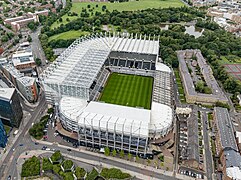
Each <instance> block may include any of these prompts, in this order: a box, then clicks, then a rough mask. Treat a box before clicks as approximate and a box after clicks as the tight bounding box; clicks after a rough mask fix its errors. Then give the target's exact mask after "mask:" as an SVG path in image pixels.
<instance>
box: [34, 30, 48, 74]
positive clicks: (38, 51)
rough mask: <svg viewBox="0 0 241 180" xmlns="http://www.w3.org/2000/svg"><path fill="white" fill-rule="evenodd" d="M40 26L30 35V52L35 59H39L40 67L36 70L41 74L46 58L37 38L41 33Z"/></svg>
mask: <svg viewBox="0 0 241 180" xmlns="http://www.w3.org/2000/svg"><path fill="white" fill-rule="evenodd" d="M41 28H42V27H41V26H39V27H38V28H37V30H36V31H34V32H33V33H31V34H30V36H31V38H32V43H31V44H32V51H33V55H34V57H35V58H39V59H41V66H40V68H38V72H39V73H41V72H42V67H45V66H46V57H45V54H44V51H43V48H42V46H41V43H40V40H39V38H38V36H39V34H40V33H41Z"/></svg>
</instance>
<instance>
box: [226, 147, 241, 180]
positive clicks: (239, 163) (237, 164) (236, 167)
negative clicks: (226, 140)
mask: <svg viewBox="0 0 241 180" xmlns="http://www.w3.org/2000/svg"><path fill="white" fill-rule="evenodd" d="M224 153H225V158H226V172H227V176H229V177H231V178H233V179H240V177H241V156H240V154H239V152H236V151H235V150H233V149H229V150H225V151H224Z"/></svg>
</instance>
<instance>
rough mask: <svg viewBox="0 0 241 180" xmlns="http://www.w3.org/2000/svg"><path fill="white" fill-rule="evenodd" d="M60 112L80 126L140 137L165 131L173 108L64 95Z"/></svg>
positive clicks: (156, 104) (155, 104) (154, 104)
mask: <svg viewBox="0 0 241 180" xmlns="http://www.w3.org/2000/svg"><path fill="white" fill-rule="evenodd" d="M59 109H60V113H61V114H62V115H64V116H65V117H66V118H67V119H69V120H71V121H73V122H77V123H78V124H79V125H80V126H85V127H94V129H99V128H100V129H101V130H104V131H107V130H108V132H113V131H114V130H115V131H117V132H122V131H123V132H124V133H125V134H132V135H135V136H140V137H148V135H149V133H154V132H157V133H158V132H161V131H165V130H167V129H168V128H169V127H170V126H171V125H172V116H173V114H172V109H171V108H170V107H169V106H167V105H163V104H160V103H156V102H152V109H151V110H146V109H139V108H134V107H127V106H121V105H115V104H108V103H102V102H94V101H91V102H90V103H87V101H86V100H83V99H79V98H74V97H63V98H62V99H61V101H60V103H59Z"/></svg>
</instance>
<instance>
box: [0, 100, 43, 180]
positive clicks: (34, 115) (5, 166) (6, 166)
mask: <svg viewBox="0 0 241 180" xmlns="http://www.w3.org/2000/svg"><path fill="white" fill-rule="evenodd" d="M46 107H47V106H46V102H45V97H44V96H41V97H40V100H39V105H38V106H37V107H36V108H35V110H34V111H30V112H29V113H30V114H31V116H30V119H29V120H28V122H27V124H26V126H25V127H23V126H22V128H23V130H22V131H21V132H19V133H20V134H19V136H18V137H16V138H17V139H16V140H15V142H14V144H13V145H12V147H11V149H10V151H9V153H8V154H7V156H6V157H5V159H4V161H3V163H2V164H0V165H1V170H0V176H1V177H3V179H4V178H7V176H8V175H9V174H11V172H14V168H15V166H16V164H15V163H14V162H15V160H16V159H17V158H18V156H19V155H20V154H21V152H22V151H24V150H25V148H26V147H28V146H25V147H20V146H19V144H31V143H32V141H31V139H30V135H29V134H28V130H29V128H30V127H31V125H32V123H33V122H36V121H37V120H39V119H40V118H41V116H42V114H41V112H42V111H43V110H44V109H46ZM28 148H30V147H28ZM13 149H15V151H13ZM29 150H30V149H29Z"/></svg>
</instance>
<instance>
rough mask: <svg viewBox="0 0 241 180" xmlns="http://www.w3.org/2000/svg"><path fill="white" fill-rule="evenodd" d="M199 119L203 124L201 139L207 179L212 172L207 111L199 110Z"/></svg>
mask: <svg viewBox="0 0 241 180" xmlns="http://www.w3.org/2000/svg"><path fill="white" fill-rule="evenodd" d="M201 119H202V124H203V140H204V151H205V163H206V176H207V179H210V180H211V179H212V174H213V157H212V152H211V151H210V141H209V134H208V132H209V131H208V130H207V129H208V116H207V112H203V111H201Z"/></svg>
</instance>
